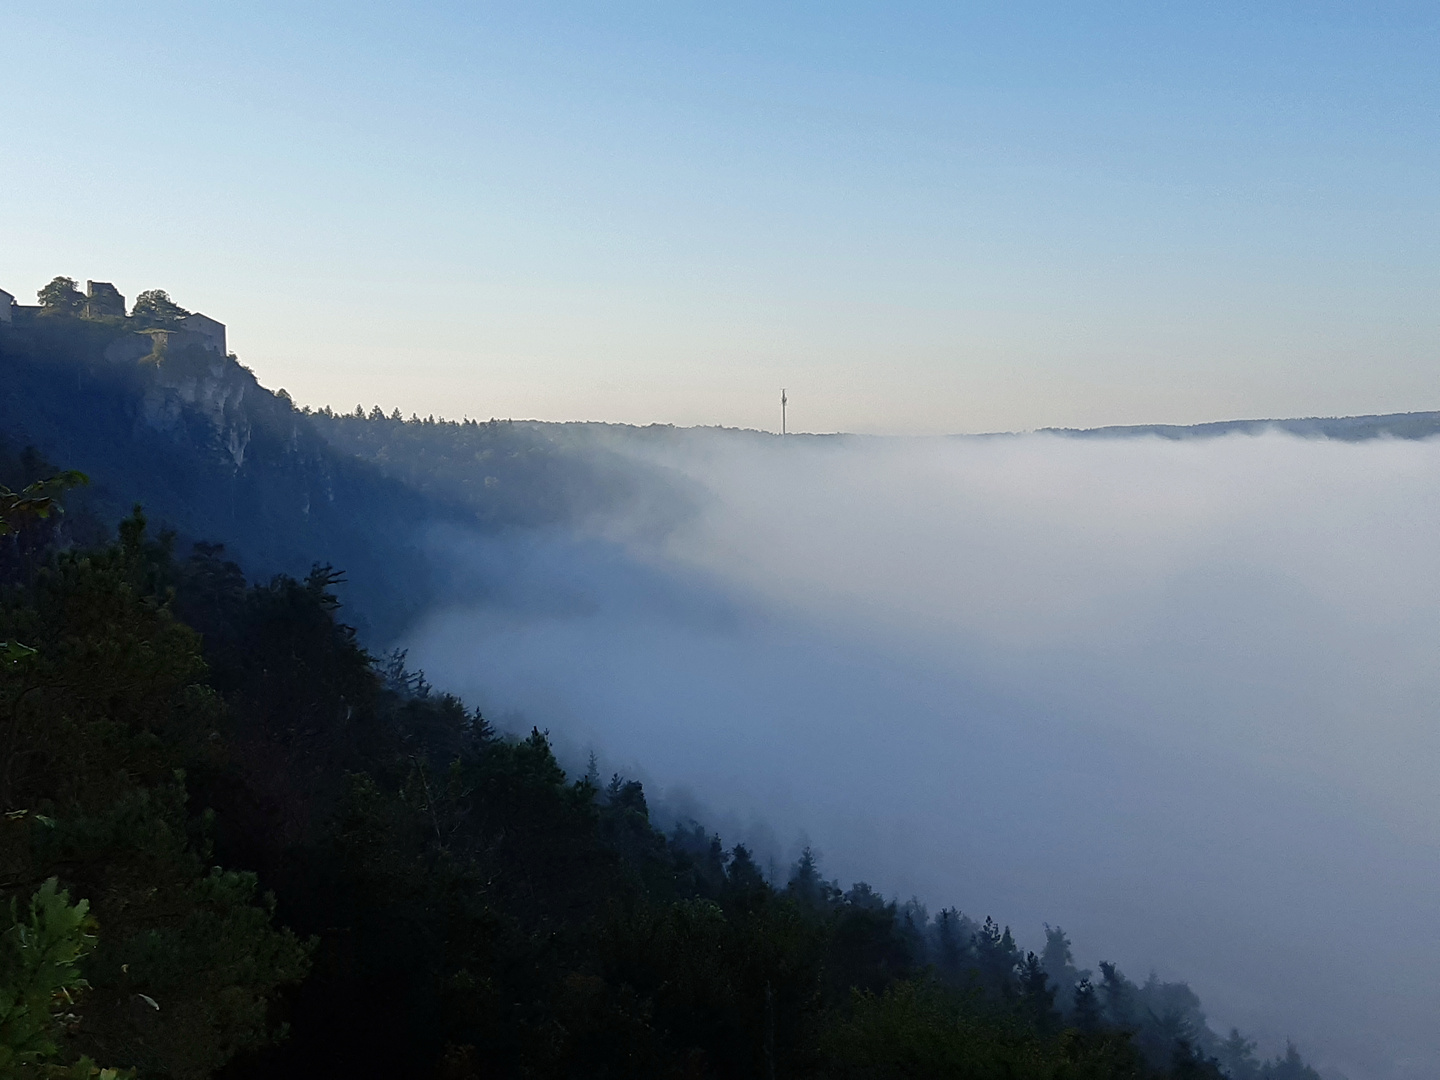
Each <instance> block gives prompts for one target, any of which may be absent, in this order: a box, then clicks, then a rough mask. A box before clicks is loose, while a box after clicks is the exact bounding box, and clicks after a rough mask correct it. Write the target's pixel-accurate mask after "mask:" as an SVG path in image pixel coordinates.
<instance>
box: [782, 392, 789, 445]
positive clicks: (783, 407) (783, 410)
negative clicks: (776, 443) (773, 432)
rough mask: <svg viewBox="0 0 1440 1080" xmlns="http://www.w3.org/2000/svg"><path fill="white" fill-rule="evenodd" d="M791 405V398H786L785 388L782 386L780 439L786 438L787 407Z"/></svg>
mask: <svg viewBox="0 0 1440 1080" xmlns="http://www.w3.org/2000/svg"><path fill="white" fill-rule="evenodd" d="M789 403H790V400H789V398H787V397H786V396H785V388H784V387H783V386H782V387H781V388H780V437H781V438H784V437H785V406H786V405H788V404H789Z"/></svg>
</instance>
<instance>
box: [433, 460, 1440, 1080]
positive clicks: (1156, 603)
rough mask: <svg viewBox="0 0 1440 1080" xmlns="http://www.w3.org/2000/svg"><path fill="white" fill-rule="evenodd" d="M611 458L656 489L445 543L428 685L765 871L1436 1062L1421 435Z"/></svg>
mask: <svg viewBox="0 0 1440 1080" xmlns="http://www.w3.org/2000/svg"><path fill="white" fill-rule="evenodd" d="M634 442H635V443H636V446H635V448H634V449H633V450H632V451H630V452H631V453H633V454H634V455H635V457H636V459H637V468H640V467H641V466H643V467H644V469H647V470H648V469H653V468H654V466H655V465H656V464H657V463H658V464H659V465H660V466H662V467H663V468H664V469H666V470H669V471H670V472H669V475H670V476H671V478H672V480H673V484H672V485H671V490H672V491H673V492H677V493H679V494H675V495H673V496H663V495H657V496H656V498H655V499H652V500H650V501H648V502H646V503H645V504H644V505H643V506H641V505H637V506H636V507H634V509H633V513H631V514H627V515H617V516H614V517H612V518H610V519H608V520H603V521H595V522H593V523H591V525H590V526H589V527H587V528H586V529H584V530H573V531H570V532H567V533H563V534H562V533H556V532H550V533H544V534H537V533H521V532H517V533H512V534H509V535H507V536H505V537H501V538H496V537H493V536H491V537H479V536H465V535H460V534H456V533H446V534H444V535H437V536H436V538H435V543H436V545H437V546H438V547H439V548H441V549H443V550H445V551H446V552H447V553H448V554H447V558H449V559H452V560H453V561H454V565H455V567H456V570H457V574H464V575H466V576H475V575H478V577H479V578H480V579H482V580H485V581H487V582H488V583H489V585H490V587H491V588H492V590H494V595H493V596H492V598H491V599H490V600H489V601H487V603H485V604H484V605H482V606H478V607H464V606H462V607H455V608H452V609H449V610H442V611H436V612H434V613H433V615H432V616H431V617H430V618H429V619H428V620H427V621H426V622H425V623H424V624H423V626H422V627H421V628H420V629H419V630H418V631H417V632H416V634H415V635H414V637H413V639H412V640H411V641H410V643H409V644H410V647H411V657H412V660H414V661H417V662H418V664H419V666H422V667H424V668H425V669H426V671H427V672H428V674H429V676H430V678H431V680H432V682H434V683H436V684H438V685H440V686H444V687H447V688H452V689H454V690H456V691H458V692H460V693H462V694H464V695H465V696H466V697H467V699H468V700H470V701H472V702H474V703H477V704H479V705H481V706H482V707H483V708H484V709H485V710H486V712H487V713H488V714H490V715H491V716H492V717H494V718H496V719H499V720H501V721H502V722H509V723H512V724H517V725H518V724H522V723H523V724H524V725H526V726H527V727H528V725H531V724H535V725H538V726H540V727H541V728H549V729H550V730H551V732H552V733H553V734H554V736H555V737H556V740H557V743H558V745H559V746H560V748H561V750H562V753H567V754H569V755H570V759H571V760H583V755H584V753H585V752H586V751H587V750H589V749H591V748H593V749H594V750H595V752H596V753H597V754H598V755H599V757H600V762H601V766H602V768H603V769H605V770H606V771H607V773H608V771H610V770H615V769H618V770H620V771H622V772H625V773H627V774H628V775H631V776H638V777H639V778H641V779H643V780H645V781H646V784H647V789H648V790H649V791H650V792H651V797H652V800H653V801H654V802H655V803H658V804H662V805H668V806H669V807H670V808H672V810H674V811H675V812H679V813H694V814H696V815H697V816H699V817H700V818H701V820H702V821H704V822H706V823H707V824H709V825H710V826H711V827H712V828H719V829H720V830H721V831H722V832H723V833H724V835H725V836H726V838H727V840H730V841H733V840H735V839H751V840H757V839H758V841H759V847H760V853H761V855H762V857H764V856H765V855H766V854H767V853H768V854H769V856H770V857H771V858H773V859H774V860H775V866H776V869H777V872H778V873H779V874H781V875H782V876H783V875H784V874H785V872H786V870H787V867H788V861H789V860H792V859H793V858H794V857H795V855H796V854H797V852H798V850H799V848H800V846H801V845H802V843H804V842H807V841H808V842H809V843H811V844H813V845H814V847H815V848H816V849H817V850H818V851H819V852H820V853H821V856H822V869H823V870H824V871H825V872H826V873H827V875H828V876H834V877H838V878H839V879H840V880H841V882H842V883H843V884H845V885H847V886H848V885H849V884H850V883H851V882H852V881H854V880H856V879H857V878H864V879H865V880H867V881H869V882H870V883H871V884H872V885H874V886H876V887H877V888H881V889H883V890H884V891H886V892H887V893H890V894H892V895H896V896H899V897H901V898H908V897H910V896H912V895H915V896H918V897H919V898H920V899H921V900H923V901H925V902H926V903H928V904H929V905H930V907H931V909H932V910H935V909H936V908H938V907H940V906H942V905H945V904H950V903H954V904H956V905H957V906H959V907H960V908H961V909H962V910H963V911H965V912H966V913H968V914H970V915H973V916H977V917H981V918H983V917H984V916H985V915H987V914H993V915H994V916H995V917H996V918H997V919H998V920H1000V921H1002V922H1006V923H1009V924H1011V925H1013V926H1014V928H1015V930H1016V933H1017V935H1018V936H1019V938H1020V940H1021V942H1022V944H1028V945H1029V946H1031V947H1037V946H1038V945H1039V944H1040V943H1041V942H1042V941H1043V936H1042V932H1041V928H1042V922H1047V921H1048V922H1050V923H1051V924H1056V923H1058V924H1060V925H1061V926H1063V927H1064V928H1065V929H1066V930H1067V931H1068V932H1069V934H1070V936H1071V938H1072V939H1073V940H1074V942H1075V945H1076V953H1077V959H1079V960H1080V961H1081V962H1082V965H1083V966H1091V967H1093V966H1094V965H1095V962H1096V961H1097V960H1099V959H1108V960H1115V961H1117V962H1119V964H1120V965H1121V967H1122V968H1123V969H1124V970H1125V971H1126V972H1127V973H1128V974H1129V975H1130V976H1131V977H1132V978H1137V979H1143V978H1144V977H1145V975H1146V974H1147V973H1148V972H1149V971H1150V970H1152V969H1154V970H1156V971H1158V972H1159V973H1160V975H1161V976H1162V977H1170V978H1184V979H1186V980H1188V981H1189V982H1190V983H1191V985H1192V986H1193V987H1194V988H1195V990H1196V991H1197V992H1198V993H1199V994H1200V996H1201V999H1202V1000H1203V1001H1204V1002H1205V1005H1206V1006H1207V1009H1208V1012H1209V1014H1210V1018H1211V1024H1212V1026H1213V1027H1215V1028H1216V1029H1217V1030H1219V1031H1220V1032H1221V1033H1222V1034H1223V1033H1224V1031H1225V1030H1227V1029H1228V1027H1229V1026H1230V1025H1232V1024H1235V1025H1238V1026H1240V1027H1241V1029H1242V1030H1245V1031H1247V1032H1248V1033H1250V1034H1251V1035H1253V1036H1256V1037H1258V1038H1259V1039H1260V1040H1261V1049H1262V1051H1265V1052H1267V1053H1274V1052H1275V1051H1276V1050H1277V1049H1279V1048H1281V1047H1282V1046H1283V1041H1284V1039H1286V1038H1287V1037H1289V1038H1293V1039H1294V1040H1296V1041H1297V1043H1299V1045H1300V1047H1301V1049H1302V1051H1303V1052H1305V1053H1306V1054H1307V1056H1309V1057H1310V1058H1311V1059H1312V1061H1315V1062H1317V1063H1318V1064H1320V1065H1323V1066H1329V1067H1331V1068H1338V1069H1339V1070H1341V1071H1342V1072H1343V1073H1345V1074H1346V1075H1348V1076H1349V1077H1351V1080H1371V1078H1375V1080H1378V1078H1391V1077H1406V1078H1410V1077H1414V1078H1420V1077H1433V1076H1435V1075H1440V1024H1437V1023H1436V1017H1437V1015H1440V933H1437V927H1440V828H1437V821H1440V814H1437V811H1440V784H1437V775H1436V773H1437V765H1440V753H1437V751H1440V723H1437V712H1440V666H1437V660H1440V442H1437V441H1433V440H1432V441H1428V442H1395V441H1374V442H1367V443H1359V444H1347V443H1339V442H1327V441H1323V440H1302V439H1298V438H1294V437H1291V436H1286V435H1279V434H1273V435H1263V436H1227V437H1224V438H1217V439H1210V440H1194V441H1184V442H1167V441H1162V440H1159V439H1152V438H1146V439H1115V440H1081V439H1069V438H1064V437H1059V436H1046V435H1035V436H1024V437H1014V438H1009V437H1007V438H995V439H956V440H920V439H915V440H899V439H895V440H881V439H860V438H854V439H851V438H846V439H828V440H821V439H803V438H792V439H789V440H786V441H785V442H784V443H782V442H781V440H779V439H768V438H762V437H758V436H747V435H741V434H735V433H714V432H711V433H705V432H696V433H691V434H689V435H682V436H677V437H676V438H675V439H673V440H671V441H669V442H667V443H664V444H663V445H660V446H658V447H657V446H656V445H650V446H649V447H648V448H643V447H642V446H641V445H640V440H634ZM767 837H768V839H767Z"/></svg>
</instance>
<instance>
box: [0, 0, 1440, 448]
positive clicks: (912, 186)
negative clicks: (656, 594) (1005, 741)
mask: <svg viewBox="0 0 1440 1080" xmlns="http://www.w3.org/2000/svg"><path fill="white" fill-rule="evenodd" d="M1437 57H1440V15H1437V12H1436V9H1435V8H1434V6H1433V5H1422V4H1409V5H1407V4H1386V5H1380V6H1375V5H1370V6H1367V7H1366V8H1365V10H1364V11H1363V12H1351V11H1349V10H1347V9H1344V8H1338V7H1333V6H1326V5H1305V6H1301V5H1267V6H1266V7H1265V8H1263V9H1257V8H1256V7H1255V6H1254V5H1242V4H1223V5H1209V6H1207V7H1206V8H1204V9H1203V10H1201V9H1193V8H1184V7H1178V8H1177V7H1169V8H1158V7H1156V6H1154V5H1146V4H1138V3H1127V4H1117V5H1109V6H1106V7H1104V8H1103V9H1096V10H1091V11H1084V12H1082V11H1081V10H1079V9H1076V8H1075V7H1074V6H1073V5H1064V4H1059V3H1043V4H1035V5H1011V6H1006V7H1003V8H999V9H993V8H992V9H984V8H980V7H974V6H960V7H956V6H954V5H944V4H938V3H911V4H904V5H895V4H886V5H865V4H853V3H842V4H829V5H814V6H811V5H789V6H781V7H777V6H775V5H744V4H742V5H729V6H727V7H725V8H724V9H716V8H706V7H703V6H696V5H678V6H677V5H669V6H654V5H606V6H605V7H604V8H603V9H596V8H593V7H590V6H586V5H571V4H554V5H530V6H525V7H522V8H511V7H505V6H502V5H493V4H465V5H461V4H446V3H438V4H430V5H424V6H417V5H377V4H366V3H362V4H358V5H345V6H341V5H332V4H314V5H303V6H295V5H276V4H271V3H256V4H247V5H244V6H243V7H230V8H226V7H213V6H211V7H196V6H193V5H182V4H178V3H174V4H172V3H140V4H133V5H127V6H125V7H124V8H123V9H121V8H115V7H113V6H112V5H103V4H97V3H77V4H72V5H70V6H68V7H67V8H66V9H65V14H64V16H63V17H61V16H59V15H57V14H55V13H51V12H48V11H42V10H40V9H33V10H32V9H21V8H19V7H17V6H15V5H11V6H10V7H9V8H7V9H6V10H4V11H3V12H0V93H3V99H4V100H5V102H6V115H5V122H4V124H3V125H0V193H3V195H4V206H5V209H6V220H7V225H6V236H5V239H4V241H3V242H0V288H5V289H7V290H9V291H10V292H12V293H15V294H16V295H17V296H19V297H20V298H21V300H22V302H31V301H32V300H33V295H34V291H35V290H36V289H37V288H39V287H40V285H42V284H43V283H44V282H45V281H47V280H48V279H49V278H50V277H52V276H54V275H55V274H69V275H71V276H74V277H76V278H79V279H81V280H82V281H83V280H84V279H85V278H87V277H93V278H96V279H100V280H111V281H114V282H115V283H116V284H117V285H118V286H119V287H120V289H121V291H122V292H124V293H125V294H126V295H127V296H129V297H131V298H133V297H134V295H135V294H136V293H137V292H138V291H140V290H141V289H144V288H151V287H164V288H167V289H169V291H170V292H171V293H172V295H174V296H175V297H176V298H177V299H178V300H179V301H180V302H181V303H183V304H185V305H186V306H188V307H191V308H194V309H199V310H202V311H205V312H207V313H208V314H211V315H213V316H215V317H217V318H219V319H221V320H222V321H224V322H226V323H227V325H228V326H229V328H230V339H231V342H232V345H233V347H234V348H235V350H236V351H237V352H238V353H239V355H240V356H241V358H242V360H243V361H244V362H245V363H247V364H248V365H250V366H251V367H253V368H254V369H255V370H256V371H257V372H258V373H259V374H260V376H261V378H262V380H263V381H264V382H265V383H266V384H267V385H272V386H284V387H286V388H287V389H289V390H290V392H291V393H292V394H293V395H294V396H295V398H296V400H298V401H301V402H307V403H310V404H314V405H320V404H330V405H332V406H334V407H336V408H343V409H352V408H354V406H355V404H356V403H357V402H363V403H364V405H365V407H366V408H367V409H368V408H369V407H370V406H371V405H372V404H380V405H381V406H382V407H384V408H385V409H386V411H387V412H388V411H389V410H390V409H391V408H394V407H399V408H400V409H401V410H402V411H403V412H404V413H405V414H407V415H408V414H409V413H411V412H412V411H413V412H418V413H420V414H421V415H425V414H428V413H441V414H444V415H448V416H453V417H459V416H462V415H469V416H473V417H479V418H488V417H491V416H501V417H507V416H509V417H517V418H519V417H526V418H538V419H549V420H567V419H591V420H610V421H623V422H633V423H642V424H643V423H650V422H670V423H676V424H682V425H686V424H727V425H735V426H753V427H763V428H774V427H776V426H777V423H778V403H777V402H776V398H777V397H778V390H779V388H780V387H781V386H786V387H788V389H789V391H790V397H791V401H792V410H791V418H792V421H793V423H794V425H795V427H796V428H797V429H799V430H812V431H829V430H854V431H865V432H897V433H923V432H949V431H978V430H1006V429H1028V428H1035V427H1041V426H1050V425H1059V426H1093V425H1099V424H1108V423H1140V422H1177V423H1185V422H1196V421H1203V420H1214V419H1227V418H1232V417H1238V416H1293V415H1314V414H1320V415H1334V414H1352V413H1365V412H1395V411H1408V410H1414V409H1425V408H1434V407H1436V405H1437V404H1440V397H1437V391H1436V389H1435V385H1434V373H1435V361H1436V359H1437V356H1440V319H1437V316H1436V307H1435V303H1434V298H1435V296H1436V295H1437V292H1440V271H1437V260H1436V257H1435V253H1436V251H1437V250H1440V215H1437V213H1436V208H1437V192H1440V137H1437V136H1440V131H1437V127H1440V64H1437V62H1436V61H1437ZM352 399H353V400H352Z"/></svg>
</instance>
